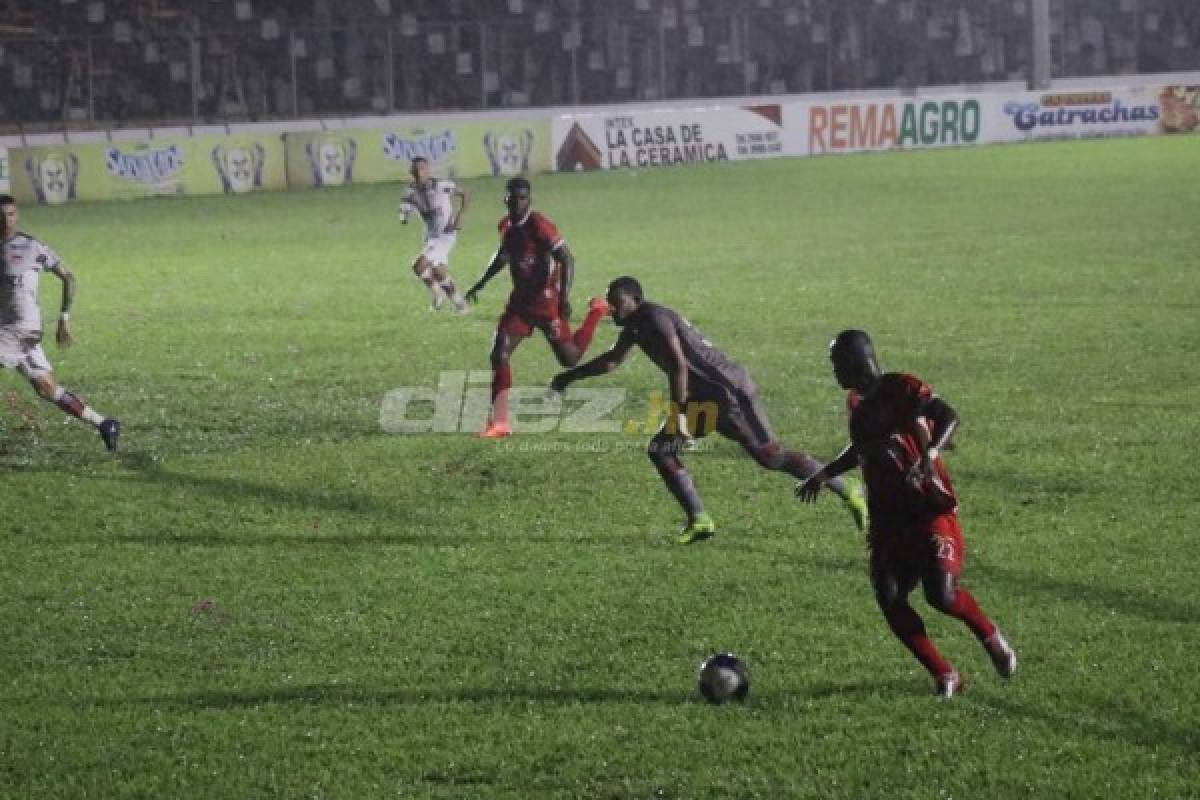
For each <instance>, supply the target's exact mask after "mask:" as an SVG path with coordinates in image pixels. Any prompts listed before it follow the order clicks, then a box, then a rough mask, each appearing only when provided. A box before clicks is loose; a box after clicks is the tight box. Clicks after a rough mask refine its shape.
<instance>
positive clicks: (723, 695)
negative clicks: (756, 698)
mask: <svg viewBox="0 0 1200 800" xmlns="http://www.w3.org/2000/svg"><path fill="white" fill-rule="evenodd" d="M696 687H697V688H698V689H699V690H700V694H701V695H702V696H703V697H704V699H705V700H707V701H708V702H710V703H727V702H729V701H730V700H737V701H738V702H739V703H740V702H741V701H743V700H745V699H746V693H747V692H749V691H750V673H749V671H748V670H747V669H746V662H744V661H742V660H741V659H740V658H738V657H737V656H735V655H734V654H733V653H717V654H716V655H712V656H709V657H708V658H706V659H704V663H703V664H701V665H700V674H699V675H698V676H697V678H696Z"/></svg>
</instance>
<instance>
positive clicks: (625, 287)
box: [608, 275, 642, 303]
mask: <svg viewBox="0 0 1200 800" xmlns="http://www.w3.org/2000/svg"><path fill="white" fill-rule="evenodd" d="M608 291H609V292H610V293H612V292H625V294H627V295H629V296H630V297H632V298H633V299H634V300H637V301H638V302H639V303H640V302H642V285H641V284H640V283H638V282H637V278H631V277H629V276H628V275H622V276H621V277H620V278H617V279H616V280H615V281H613V282H612V283H610V284H609V285H608Z"/></svg>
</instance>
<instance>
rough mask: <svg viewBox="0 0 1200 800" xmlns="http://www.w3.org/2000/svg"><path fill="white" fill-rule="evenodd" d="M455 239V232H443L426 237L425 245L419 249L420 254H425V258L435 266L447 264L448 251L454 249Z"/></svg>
mask: <svg viewBox="0 0 1200 800" xmlns="http://www.w3.org/2000/svg"><path fill="white" fill-rule="evenodd" d="M457 241H458V234H457V233H443V234H442V235H441V236H434V237H432V238H430V239H426V240H425V247H424V248H422V250H421V255H423V256H425V260H426V261H428V262H429V263H430V264H433V265H435V266H441V265H446V264H449V263H450V251H451V250H453V249H454V245H455V243H456V242H457Z"/></svg>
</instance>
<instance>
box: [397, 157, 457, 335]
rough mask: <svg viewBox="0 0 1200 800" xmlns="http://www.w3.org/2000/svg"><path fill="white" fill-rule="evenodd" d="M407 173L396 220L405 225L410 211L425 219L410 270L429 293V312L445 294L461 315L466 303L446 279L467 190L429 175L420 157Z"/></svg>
mask: <svg viewBox="0 0 1200 800" xmlns="http://www.w3.org/2000/svg"><path fill="white" fill-rule="evenodd" d="M410 173H411V174H412V178H413V179H412V183H410V184H409V185H408V188H407V189H405V190H404V194H403V195H402V196H401V197H400V222H401V223H404V224H407V223H408V218H409V217H410V216H412V215H413V214H420V215H421V219H422V220H424V221H425V244H424V246H423V247H422V249H421V254H420V255H419V256H417V260H416V261H414V262H413V272H415V273H416V275H417V277H418V278H420V279H421V282H422V283H424V284H425V286H426V287H428V289H429V292H430V294H432V295H433V304H432V306H431V309H432V310H433V311H438V310H439V309H441V307H442V305H443V304H444V303H445V302H446V298H447V297H449V298H450V300H451V302H453V303H454V311H455V313H457V314H465V313H467V311H468V306H467V303H466V301H465V300H463V297H462V295H461V294H459V293H458V290H457V289H456V288H455V287H454V281H453V280H451V278H450V251H451V250H453V249H454V243H455V242H456V241H457V240H458V230H459V228H461V227H462V218H463V212H464V211H466V210H467V200H468V197H467V193H466V191H465V190H463V189H460V188H459V187H458V186H457V185H456V184H455V183H454V181H451V180H446V179H444V178H435V177H433V172H432V171H431V169H430V166H429V161H428V160H427V159H425V158H422V157H421V156H418V157H416V158H414V159H413V160H412V168H411V169H410ZM456 197H457V198H458V210H457V211H455V210H454V198H456Z"/></svg>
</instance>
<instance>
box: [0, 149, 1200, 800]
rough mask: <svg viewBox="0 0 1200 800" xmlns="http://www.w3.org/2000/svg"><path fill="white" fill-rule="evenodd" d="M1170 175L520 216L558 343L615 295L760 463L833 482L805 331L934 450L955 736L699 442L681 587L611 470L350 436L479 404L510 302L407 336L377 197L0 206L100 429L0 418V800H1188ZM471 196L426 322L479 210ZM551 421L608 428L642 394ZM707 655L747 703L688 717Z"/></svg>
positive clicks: (841, 526) (909, 158)
mask: <svg viewBox="0 0 1200 800" xmlns="http://www.w3.org/2000/svg"><path fill="white" fill-rule="evenodd" d="M1197 174H1200V140H1198V139H1196V138H1195V137H1192V138H1163V139H1138V140H1121V141H1103V142H1100V141H1092V142H1079V143H1054V144H1042V145H1022V146H1006V147H992V148H980V149H963V150H952V151H938V152H922V153H897V154H880V155H864V156H854V157H845V158H820V159H803V160H778V161H769V162H757V163H743V164H736V165H735V164H724V165H714V166H707V167H698V168H692V169H680V170H663V171H642V172H638V173H611V174H580V175H564V176H539V177H535V178H534V181H533V183H534V201H535V205H536V207H538V208H540V209H541V210H543V211H545V212H546V213H547V214H548V215H550V216H551V218H552V219H554V220H555V221H556V222H557V223H558V225H559V227H560V229H561V230H562V231H563V232H564V234H565V235H566V237H567V240H568V242H569V243H570V246H571V247H572V249H573V251H574V252H575V254H576V256H577V258H578V265H579V266H578V275H577V281H576V288H575V294H574V301H575V307H576V309H577V310H576V318H577V319H578V318H579V316H580V315H581V313H582V310H583V309H584V305H585V301H586V298H587V297H588V296H589V295H591V294H599V293H602V291H603V289H604V287H605V286H606V284H607V282H608V281H609V280H610V279H611V278H613V277H615V276H617V275H620V274H625V273H630V274H633V275H636V276H637V277H639V278H640V279H641V280H642V282H643V284H644V286H645V287H646V291H647V295H648V296H649V297H650V298H652V299H655V300H658V301H661V302H664V303H666V304H668V305H671V306H673V307H675V308H677V309H679V310H680V311H681V312H682V313H684V314H685V315H686V316H688V317H689V318H690V319H691V320H692V321H693V322H694V323H695V324H696V325H697V326H698V327H699V328H700V329H702V330H703V331H704V332H705V333H706V334H707V335H708V336H709V337H710V338H712V339H713V340H714V341H715V343H716V344H717V345H718V346H719V347H721V348H722V349H723V350H725V351H726V352H727V353H728V354H730V355H731V356H732V357H733V358H735V359H736V360H738V361H740V362H741V363H742V364H744V365H745V366H746V367H747V368H748V369H749V370H750V371H751V373H752V374H753V375H754V377H755V379H756V380H757V382H758V383H759V385H760V386H761V388H762V390H763V394H764V398H765V401H766V404H767V406H768V408H769V409H770V411H771V416H772V422H773V423H774V426H775V428H776V430H777V432H778V433H779V434H780V435H781V437H782V438H783V439H784V440H785V441H786V442H789V443H791V444H792V445H793V446H796V447H801V448H804V449H807V450H809V451H811V452H813V453H814V454H816V455H818V456H819V457H822V458H828V457H830V456H831V455H833V454H834V453H835V452H836V451H837V449H838V448H839V447H840V446H841V445H842V443H843V442H844V438H845V435H844V433H845V428H844V424H845V421H844V413H843V410H842V395H841V392H840V391H839V390H838V389H837V387H836V385H835V384H834V382H833V379H832V375H831V373H830V370H829V366H828V360H827V357H826V352H825V348H826V345H827V343H828V341H829V339H830V337H831V336H832V335H833V334H834V333H835V332H836V331H837V330H839V329H841V328H844V327H850V326H854V327H864V328H866V329H867V330H869V331H871V332H872V334H873V335H874V336H875V338H876V343H877V346H878V348H879V351H880V355H881V358H882V361H883V364H884V367H885V368H890V369H897V370H905V371H912V372H915V373H917V374H919V375H921V376H923V377H925V378H926V379H927V380H928V381H930V382H931V383H932V384H933V385H934V386H935V387H936V388H937V389H938V390H939V391H940V392H941V393H942V395H943V396H944V397H945V398H946V399H947V400H948V401H949V402H951V403H952V404H953V405H954V406H955V407H956V408H957V409H958V411H959V412H960V414H961V416H962V419H963V425H962V429H961V430H960V432H959V435H958V447H957V449H956V450H954V451H953V452H952V453H951V454H949V456H948V458H949V465H950V469H951V472H952V474H953V475H954V477H955V479H956V482H957V485H958V489H959V493H960V496H961V498H962V501H963V509H962V520H963V526H964V530H965V532H966V538H967V547H968V560H967V566H966V571H965V575H964V578H965V582H966V584H967V585H968V586H970V587H971V588H972V589H973V590H974V591H975V593H976V596H977V597H978V598H979V600H980V602H981V604H982V605H983V607H984V609H985V610H986V611H988V612H989V613H990V614H991V615H992V616H993V617H994V618H995V619H996V621H997V622H998V623H999V624H1000V625H1001V627H1002V628H1003V629H1004V630H1005V631H1006V633H1007V634H1008V635H1009V638H1010V640H1011V641H1012V642H1013V644H1014V645H1015V647H1016V648H1017V650H1018V652H1019V654H1020V658H1021V665H1020V670H1019V672H1018V674H1017V675H1016V677H1015V678H1014V679H1013V680H1012V681H1011V682H1008V683H1005V682H1003V681H1001V679H999V678H998V677H997V676H995V675H994V674H993V672H992V670H991V666H990V664H989V662H988V661H987V659H986V656H985V655H984V653H983V651H982V650H981V648H979V647H978V645H977V644H976V643H975V641H974V640H973V638H972V637H971V636H970V635H969V633H968V632H967V631H966V629H965V628H964V627H963V626H962V625H960V624H959V623H957V622H956V621H953V620H950V619H948V618H945V617H941V616H939V615H937V614H936V613H934V612H932V611H930V610H929V609H928V607H927V606H926V605H925V603H924V601H923V599H922V598H920V596H919V593H918V594H917V595H914V606H915V607H916V608H917V609H918V611H919V612H920V613H921V614H922V615H923V616H924V617H925V620H926V623H927V624H928V626H929V628H930V630H931V633H932V634H933V636H934V637H935V640H936V641H937V642H938V643H939V645H940V646H941V648H942V650H943V651H944V652H945V653H946V654H947V655H948V656H949V657H950V658H951V659H952V660H953V661H954V662H955V664H956V665H957V666H958V667H959V669H960V670H961V671H962V672H964V673H965V674H966V676H967V680H968V682H969V683H968V691H967V693H966V694H965V695H964V696H962V697H961V698H959V699H956V700H954V701H951V702H939V701H937V700H936V699H935V698H933V697H932V696H931V694H930V691H931V685H930V682H929V681H928V679H927V677H926V676H925V675H924V674H923V673H922V672H921V671H920V669H919V667H918V666H917V664H916V662H915V661H914V660H912V659H911V658H910V657H909V656H908V654H907V653H906V652H905V651H903V649H902V648H901V646H900V645H899V644H898V643H897V642H896V641H894V640H893V639H892V637H891V635H890V633H889V632H888V631H887V628H886V626H885V624H884V622H883V620H882V618H881V616H880V615H879V613H878V612H877V610H876V609H875V607H874V604H873V601H872V598H871V592H870V588H869V586H868V583H867V580H866V576H865V570H864V566H865V553H864V550H863V546H862V541H861V537H860V536H859V535H858V534H856V533H855V532H854V531H852V529H851V523H850V518H849V516H848V515H847V514H846V513H845V512H844V511H843V510H842V509H841V508H840V507H839V506H838V504H837V503H835V502H833V501H832V498H831V497H829V496H824V497H823V498H822V500H821V502H820V503H818V504H817V506H815V507H805V506H800V505H798V504H797V503H796V502H795V501H794V500H793V499H792V494H791V489H792V484H791V481H789V480H787V479H785V478H784V477H782V476H781V475H778V474H771V473H767V472H764V471H761V470H759V469H758V468H757V467H756V466H755V465H754V464H753V462H752V461H750V460H749V459H748V458H747V457H744V456H743V455H742V454H741V453H740V452H738V451H737V450H736V449H735V448H734V447H733V446H731V445H729V444H728V443H717V444H716V446H715V447H714V448H713V449H711V450H710V451H707V452H704V453H699V454H696V455H694V456H692V457H690V458H689V459H688V461H689V464H690V466H691V468H692V470H693V474H694V475H695V477H696V480H697V483H698V486H699V487H700V490H701V492H702V493H703V494H704V496H705V499H706V501H707V505H708V507H709V510H710V511H711V512H712V513H713V515H714V517H715V518H716V520H717V523H718V526H719V530H718V534H717V536H716V538H714V539H713V540H711V541H710V542H706V543H704V544H701V545H696V546H694V547H688V548H681V547H678V546H676V545H674V544H672V534H673V533H674V531H675V530H676V528H677V526H678V524H679V523H680V521H681V520H680V514H679V511H678V509H677V508H676V507H675V505H674V503H673V501H671V499H670V498H669V496H668V495H667V493H666V492H665V490H664V489H663V488H662V487H661V486H660V484H659V481H658V478H657V476H656V475H655V473H654V472H653V470H652V468H651V466H650V464H649V462H648V461H647V460H646V458H645V456H644V455H643V452H642V446H643V440H644V439H645V438H646V436H645V435H644V434H642V433H637V434H625V433H610V434H578V433H576V434H572V433H563V432H552V433H544V434H537V435H535V434H529V435H527V436H525V437H517V438H515V439H513V440H512V443H513V444H514V445H522V444H524V445H526V447H525V448H524V449H523V450H522V449H520V448H517V449H514V450H512V451H511V452H507V451H505V450H504V449H503V448H502V447H498V446H497V445H496V444H494V443H487V442H482V441H480V440H476V439H474V438H472V437H470V436H468V435H451V434H440V435H432V434H431V435H418V436H405V435H389V434H385V433H384V432H383V431H382V430H381V426H380V407H381V403H382V400H383V398H384V396H385V395H386V394H387V393H388V392H389V391H391V390H393V389H396V388H399V387H433V386H434V385H436V383H437V380H438V376H439V374H440V373H441V372H442V371H444V370H482V369H486V368H487V350H488V347H489V344H490V337H491V334H492V330H493V326H494V323H495V319H496V317H497V316H498V314H499V312H500V309H501V306H502V303H503V300H504V298H505V296H506V295H507V291H508V279H507V276H506V275H501V276H499V277H498V278H497V279H496V281H495V282H494V283H493V284H492V285H491V286H489V287H488V288H487V289H486V290H485V292H484V293H483V295H482V300H481V303H480V306H479V307H478V308H477V310H476V311H475V313H473V314H472V315H471V316H469V317H466V318H455V317H452V316H450V315H448V314H442V315H438V316H433V315H431V314H430V313H429V312H428V310H427V305H428V302H427V297H426V294H425V291H424V289H423V288H422V287H421V286H420V285H419V284H418V282H417V281H416V280H415V278H414V277H413V276H412V274H411V272H410V271H409V267H408V263H409V262H410V261H411V258H412V256H413V255H414V254H415V252H416V251H417V250H418V248H419V237H420V232H419V229H417V227H416V226H411V225H410V226H409V227H401V226H399V225H398V224H397V222H396V218H395V214H394V210H395V204H396V199H397V187H395V186H362V187H354V188H349V189H345V190H328V191H323V192H298V193H290V194H270V195H256V196H248V197H237V198H209V199H159V200H153V201H144V202H128V203H112V204H107V205H80V206H74V207H67V208H61V209H55V210H42V209H37V208H27V209H24V220H23V227H24V228H25V229H27V230H29V231H30V232H32V233H34V234H35V235H38V236H40V237H41V238H43V239H44V240H46V241H47V242H48V243H50V244H51V245H52V246H53V247H55V248H56V249H57V250H58V251H59V252H60V254H61V255H63V257H64V258H66V259H67V260H68V262H69V263H70V264H71V265H72V266H73V268H74V269H75V271H76V273H77V275H78V277H79V284H80V291H79V299H78V303H77V306H76V311H75V313H74V314H73V315H72V320H73V325H74V329H75V334H76V337H77V340H78V341H77V345H76V346H75V347H74V348H72V349H69V350H65V351H58V350H56V349H55V348H54V346H53V344H52V343H51V344H48V345H47V352H48V355H49V356H50V358H51V361H52V362H53V363H54V365H55V368H56V373H57V375H58V377H59V379H60V380H61V382H62V383H63V384H64V385H65V386H67V387H69V388H71V389H74V390H76V391H77V392H79V393H80V394H82V395H84V396H85V397H86V398H87V399H88V400H89V401H91V402H92V403H93V405H95V406H96V407H97V408H98V409H100V410H101V411H104V412H107V413H111V414H114V415H118V416H120V417H121V419H122V420H123V421H124V424H125V433H124V441H123V450H122V453H121V454H120V456H119V457H117V458H113V457H109V456H108V454H107V453H105V452H104V450H103V447H102V445H101V443H100V441H99V439H98V438H97V437H96V436H95V434H94V433H93V432H91V431H90V430H88V429H87V428H86V427H85V426H83V425H81V424H79V423H78V422H74V421H67V420H66V419H65V417H64V416H63V415H62V414H61V413H60V412H58V411H57V409H55V408H53V407H52V406H49V405H47V404H44V403H42V402H41V401H38V400H37V399H36V398H35V397H34V395H33V394H32V392H31V391H29V389H28V387H27V386H25V385H24V384H23V382H22V381H20V379H19V378H18V376H17V375H16V374H14V373H12V372H5V373H4V374H3V376H2V378H0V380H2V381H3V383H2V384H0V404H2V405H3V412H0V479H2V481H3V489H2V490H0V518H2V519H3V525H2V526H0V586H3V591H0V633H2V639H0V642H2V646H0V687H2V688H0V797H4V798H21V799H22V800H26V799H32V798H54V799H55V800H62V798H85V797H87V798H250V797H289V798H291V797H294V798H374V797H380V798H384V797H388V798H410V797H411V798H425V797H430V798H489V799H490V798H543V797H544V798H558V797H580V798H652V797H653V798H680V799H681V800H682V799H690V798H747V797H761V798H802V797H803V798H807V797H811V798H843V797H844V798H864V797H886V798H897V799H898V798H1003V797H1019V798H1029V797H1074V798H1095V797H1113V798H1132V797H1138V798H1145V797H1163V798H1182V797H1197V796H1200V789H1198V788H1197V787H1200V766H1198V764H1200V761H1197V758H1196V754H1197V752H1198V751H1200V732H1198V731H1200V703H1198V702H1197V697H1198V696H1200V669H1197V656H1196V652H1197V651H1196V648H1197V645H1198V644H1200V636H1198V633H1200V631H1198V627H1197V612H1198V611H1200V589H1197V581H1196V562H1195V558H1194V553H1195V548H1196V546H1197V545H1196V542H1197V539H1196V533H1197V530H1196V529H1197V523H1198V522H1200V514H1198V512H1200V499H1198V497H1200V496H1198V493H1197V491H1196V487H1195V480H1196V469H1195V463H1196V462H1195V458H1196V456H1195V446H1196V441H1197V438H1198V437H1200V401H1197V389H1198V388H1200V369H1198V368H1197V363H1198V359H1197V356H1198V352H1197V348H1198V347H1200V345H1198V344H1197V343H1198V342H1200V324H1198V320H1200V271H1198V270H1200V224H1198V220H1200V183H1198V182H1197V181H1196V175H1197ZM468 187H469V188H470V189H471V190H472V192H473V195H474V198H473V203H472V206H471V208H470V209H469V211H468V216H467V219H466V229H465V231H464V233H463V234H462V236H461V237H460V243H459V246H458V249H457V250H456V251H455V254H454V263H453V265H452V266H453V273H454V276H455V277H456V278H457V279H458V280H459V281H460V283H461V284H462V285H464V286H465V285H469V284H470V282H471V281H473V280H474V279H475V278H476V277H477V276H478V274H479V272H480V271H481V269H482V266H483V265H484V264H485V263H486V261H487V259H488V258H489V257H490V255H491V254H492V252H493V251H494V249H495V245H496V232H495V223H496V221H497V220H498V219H499V217H500V215H501V214H502V211H503V209H502V206H501V202H500V200H501V198H500V195H501V191H502V181H500V180H498V179H497V180H480V181H471V182H469V183H468ZM57 297H58V284H57V282H56V281H54V280H53V279H47V280H45V282H44V283H43V291H42V300H43V304H44V307H45V308H46V309H47V310H48V311H49V312H50V313H53V310H54V309H55V308H56V307H57V306H56V304H57ZM614 336H615V330H614V328H613V326H612V325H611V324H610V323H609V322H607V321H606V322H604V323H603V324H602V325H601V327H600V329H599V332H598V335H597V338H596V342H595V343H594V344H593V348H592V353H593V354H594V353H596V352H599V351H600V350H601V349H602V348H604V347H606V346H608V344H610V343H611V342H612V340H613V339H614ZM513 366H514V374H515V381H516V384H517V385H518V386H528V387H536V386H543V385H545V384H546V383H547V382H548V381H549V379H550V378H551V376H552V375H553V374H554V372H555V371H556V367H555V365H554V363H553V358H552V356H551V353H550V351H549V348H548V347H547V346H546V344H545V343H544V342H543V341H541V340H540V339H532V340H530V341H528V342H526V343H525V344H524V345H523V346H522V347H521V348H520V349H519V350H518V352H517V354H516V357H515V359H514V362H513ZM580 386H581V387H592V388H623V389H626V390H627V392H628V393H627V396H626V401H625V403H624V405H623V406H622V408H621V409H620V411H619V412H618V414H617V417H618V418H621V419H630V420H633V419H640V418H642V417H643V416H644V413H645V408H646V404H647V399H648V397H649V395H650V393H651V392H653V391H655V390H661V389H664V388H665V381H664V379H663V378H662V376H661V375H660V374H659V373H658V372H657V371H655V370H654V369H653V367H652V366H651V365H649V363H648V361H647V360H646V359H645V358H644V357H641V356H634V357H633V358H632V359H631V361H630V362H629V363H628V364H626V365H625V367H623V368H622V369H621V370H619V371H617V372H615V373H612V374H611V375H608V376H605V377H603V378H599V379H595V380H593V381H590V382H588V383H584V384H581V385H580ZM719 649H730V650H733V651H735V652H737V653H739V654H740V655H742V656H743V657H744V658H745V659H746V660H747V662H748V663H749V665H750V669H751V674H752V679H753V687H752V689H751V692H750V696H749V698H748V701H747V703H746V704H745V705H744V706H740V707H710V706H707V705H705V704H704V703H702V702H700V701H699V700H698V699H697V697H696V695H695V691H694V686H693V680H694V670H695V668H696V666H697V665H698V664H699V662H700V661H701V659H702V658H703V657H704V656H706V655H707V654H709V653H710V652H712V651H714V650H719Z"/></svg>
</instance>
